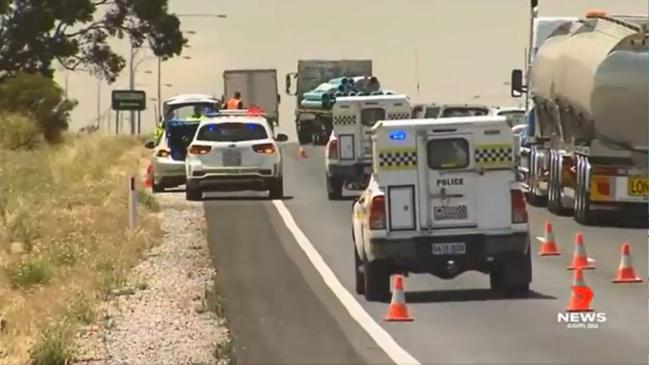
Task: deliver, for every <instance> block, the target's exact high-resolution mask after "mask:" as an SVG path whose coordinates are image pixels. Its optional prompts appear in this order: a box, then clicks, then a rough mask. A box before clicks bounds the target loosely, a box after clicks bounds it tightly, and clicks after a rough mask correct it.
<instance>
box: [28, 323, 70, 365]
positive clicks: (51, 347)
mask: <svg viewBox="0 0 649 365" xmlns="http://www.w3.org/2000/svg"><path fill="white" fill-rule="evenodd" d="M70 333H71V330H70V325H69V324H68V323H66V322H59V323H55V324H52V325H50V327H49V328H47V329H46V330H45V331H44V332H43V333H42V334H41V336H40V338H39V339H38V340H37V341H36V343H34V345H33V346H32V348H31V349H30V351H29V356H30V358H31V360H32V363H33V364H34V365H64V364H67V363H68V361H69V360H71V359H72V358H73V356H74V350H73V347H72V343H71V338H72V336H70Z"/></svg>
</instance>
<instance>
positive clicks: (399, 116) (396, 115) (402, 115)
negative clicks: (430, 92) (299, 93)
mask: <svg viewBox="0 0 649 365" xmlns="http://www.w3.org/2000/svg"><path fill="white" fill-rule="evenodd" d="M397 119H410V114H408V113H388V120H397Z"/></svg>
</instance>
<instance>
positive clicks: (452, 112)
mask: <svg viewBox="0 0 649 365" xmlns="http://www.w3.org/2000/svg"><path fill="white" fill-rule="evenodd" d="M487 114H489V109H484V108H448V109H445V110H444V113H443V114H442V118H452V117H475V116H481V115H487Z"/></svg>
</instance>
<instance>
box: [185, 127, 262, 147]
mask: <svg viewBox="0 0 649 365" xmlns="http://www.w3.org/2000/svg"><path fill="white" fill-rule="evenodd" d="M267 138H268V133H266V128H264V126H262V125H261V124H256V123H219V124H207V125H204V126H202V127H201V129H200V130H199V131H198V136H197V139H198V140H199V141H208V142H241V141H254V140H258V139H267Z"/></svg>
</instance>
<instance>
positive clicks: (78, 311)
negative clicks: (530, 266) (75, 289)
mask: <svg viewBox="0 0 649 365" xmlns="http://www.w3.org/2000/svg"><path fill="white" fill-rule="evenodd" d="M94 304H95V303H94V302H93V300H92V299H91V298H89V297H87V296H86V295H84V294H79V295H78V296H77V297H76V298H74V299H73V300H72V304H71V305H70V309H69V316H70V318H71V319H73V320H75V321H77V322H79V323H82V324H85V325H88V324H92V323H94V322H95V320H96V319H97V313H96V312H95V307H94Z"/></svg>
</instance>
